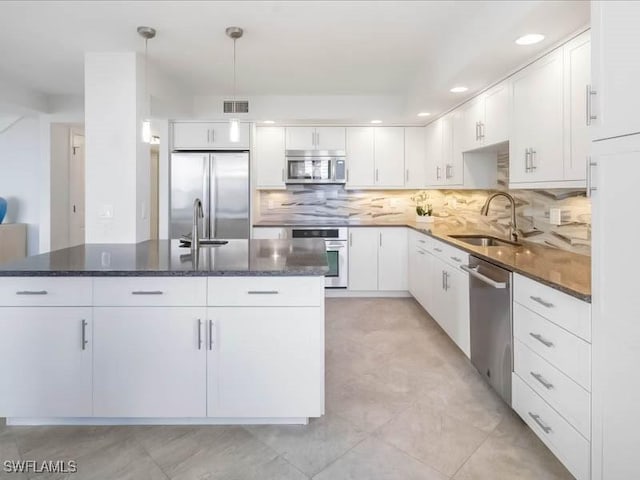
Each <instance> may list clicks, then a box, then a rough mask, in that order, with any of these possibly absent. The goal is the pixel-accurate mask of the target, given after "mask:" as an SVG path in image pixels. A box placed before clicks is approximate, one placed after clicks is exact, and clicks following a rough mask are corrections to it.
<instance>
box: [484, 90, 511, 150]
mask: <svg viewBox="0 0 640 480" xmlns="http://www.w3.org/2000/svg"><path fill="white" fill-rule="evenodd" d="M482 96H483V98H484V120H483V121H482V126H481V127H480V136H481V140H482V143H483V145H485V146H488V145H495V144H497V143H502V142H506V141H508V140H509V127H510V125H511V81H510V80H505V81H504V82H502V83H500V84H498V85H496V86H495V87H493V88H491V89H490V90H488V91H487V92H485V93H483V94H482Z"/></svg>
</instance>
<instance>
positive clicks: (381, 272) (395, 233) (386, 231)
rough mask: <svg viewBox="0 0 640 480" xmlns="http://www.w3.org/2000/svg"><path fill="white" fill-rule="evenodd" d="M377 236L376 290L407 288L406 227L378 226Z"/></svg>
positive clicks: (402, 289) (404, 289)
mask: <svg viewBox="0 0 640 480" xmlns="http://www.w3.org/2000/svg"><path fill="white" fill-rule="evenodd" d="M378 238H379V248H378V290H382V291H406V290H408V289H409V285H408V272H407V261H408V258H407V255H408V240H407V229H406V227H385V228H380V229H379V231H378Z"/></svg>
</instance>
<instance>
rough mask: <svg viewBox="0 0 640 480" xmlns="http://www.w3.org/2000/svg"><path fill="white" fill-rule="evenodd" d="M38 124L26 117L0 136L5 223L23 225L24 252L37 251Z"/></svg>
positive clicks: (39, 174)
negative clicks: (25, 237) (24, 224)
mask: <svg viewBox="0 0 640 480" xmlns="http://www.w3.org/2000/svg"><path fill="white" fill-rule="evenodd" d="M41 176H42V172H41V169H40V121H39V118H38V117H37V116H28V117H24V118H22V119H20V120H19V121H18V122H16V123H14V124H13V125H12V126H11V127H10V128H9V129H7V130H6V131H4V132H3V133H1V134H0V197H4V198H6V199H7V201H8V202H9V208H8V213H7V218H6V219H5V222H6V223H26V224H28V228H27V252H28V254H29V255H33V254H36V253H38V252H39V223H40V195H41V192H40V182H41Z"/></svg>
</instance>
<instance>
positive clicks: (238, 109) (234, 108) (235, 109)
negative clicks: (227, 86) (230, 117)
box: [223, 100, 249, 113]
mask: <svg viewBox="0 0 640 480" xmlns="http://www.w3.org/2000/svg"><path fill="white" fill-rule="evenodd" d="M223 112H224V113H249V102H248V101H247V100H238V101H234V100H225V101H224V102H223Z"/></svg>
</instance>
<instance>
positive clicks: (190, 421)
mask: <svg viewBox="0 0 640 480" xmlns="http://www.w3.org/2000/svg"><path fill="white" fill-rule="evenodd" d="M308 423H309V419H308V418H307V417H278V418H94V417H82V418H75V417H74V418H69V417H66V418H7V425H9V426H32V425H80V426H82V425H87V426H89V425H92V426H93V425H307V424H308Z"/></svg>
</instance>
